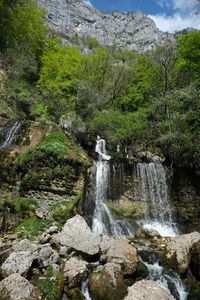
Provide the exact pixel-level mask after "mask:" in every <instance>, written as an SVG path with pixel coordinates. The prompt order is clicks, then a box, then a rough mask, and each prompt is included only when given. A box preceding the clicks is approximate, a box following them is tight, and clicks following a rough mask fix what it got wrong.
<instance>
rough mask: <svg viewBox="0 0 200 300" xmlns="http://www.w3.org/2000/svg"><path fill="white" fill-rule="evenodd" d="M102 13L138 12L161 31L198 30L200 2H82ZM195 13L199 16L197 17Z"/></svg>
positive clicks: (112, 0)
mask: <svg viewBox="0 0 200 300" xmlns="http://www.w3.org/2000/svg"><path fill="white" fill-rule="evenodd" d="M82 1H83V2H85V3H87V4H89V5H91V6H94V7H96V8H97V9H99V10H101V11H104V12H112V11H113V10H118V11H121V12H128V11H140V12H143V13H145V14H147V15H148V16H150V17H151V18H152V19H153V20H154V22H155V23H156V25H157V27H158V28H159V29H160V30H162V31H168V32H175V31H179V30H182V29H184V28H188V27H193V28H197V29H200V0H82ZM197 11H198V12H199V15H197Z"/></svg>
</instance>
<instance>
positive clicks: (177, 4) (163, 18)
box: [150, 0, 200, 33]
mask: <svg viewBox="0 0 200 300" xmlns="http://www.w3.org/2000/svg"><path fill="white" fill-rule="evenodd" d="M156 3H157V4H158V5H159V6H160V7H162V8H164V7H169V6H170V7H171V8H172V10H173V14H172V15H171V16H168V15H165V14H164V13H163V14H157V15H150V18H152V19H153V20H154V22H155V23H156V25H157V27H158V28H159V29H160V30H162V31H168V32H172V33H173V32H175V31H178V30H182V29H184V28H188V27H193V28H196V29H200V16H199V15H198V16H197V14H196V13H197V12H200V0H171V1H166V0H156Z"/></svg>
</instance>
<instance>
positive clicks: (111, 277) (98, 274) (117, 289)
mask: <svg viewBox="0 0 200 300" xmlns="http://www.w3.org/2000/svg"><path fill="white" fill-rule="evenodd" d="M89 287H90V292H91V294H92V295H93V296H94V298H95V299H98V300H105V299H106V300H120V299H122V298H123V296H124V295H125V283H124V278H123V272H122V270H121V266H120V265H118V264H115V263H107V264H105V265H104V266H99V267H98V268H97V269H96V270H95V271H94V272H93V273H92V274H91V276H90V278H89Z"/></svg>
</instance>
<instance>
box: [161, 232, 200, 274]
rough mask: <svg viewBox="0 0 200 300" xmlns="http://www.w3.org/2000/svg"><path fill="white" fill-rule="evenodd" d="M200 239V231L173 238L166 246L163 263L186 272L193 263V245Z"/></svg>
mask: <svg viewBox="0 0 200 300" xmlns="http://www.w3.org/2000/svg"><path fill="white" fill-rule="evenodd" d="M198 241H200V233H199V232H192V233H189V234H183V235H180V236H176V237H173V238H171V239H170V241H169V242H168V243H167V245H166V247H165V251H164V253H163V256H162V258H161V263H162V264H164V265H167V266H168V267H170V268H172V269H174V270H176V271H178V272H179V273H180V274H184V273H185V272H186V271H187V269H188V267H189V265H190V263H191V255H192V251H191V250H192V247H193V245H194V244H195V243H197V242H198Z"/></svg>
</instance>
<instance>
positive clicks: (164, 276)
mask: <svg viewBox="0 0 200 300" xmlns="http://www.w3.org/2000/svg"><path fill="white" fill-rule="evenodd" d="M145 265H146V266H147V268H148V270H149V276H148V279H151V280H153V281H156V282H157V283H158V284H159V285H160V286H162V287H164V288H166V289H169V290H170V289H173V294H174V296H175V297H176V299H179V300H186V299H187V296H188V293H187V291H186V288H185V286H184V285H183V283H182V281H181V279H180V277H179V275H178V274H177V273H175V272H171V273H170V274H168V273H166V272H165V270H164V268H163V267H161V266H160V265H159V263H158V262H155V263H154V264H149V263H145Z"/></svg>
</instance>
